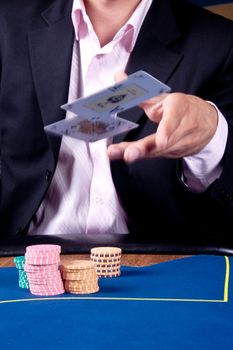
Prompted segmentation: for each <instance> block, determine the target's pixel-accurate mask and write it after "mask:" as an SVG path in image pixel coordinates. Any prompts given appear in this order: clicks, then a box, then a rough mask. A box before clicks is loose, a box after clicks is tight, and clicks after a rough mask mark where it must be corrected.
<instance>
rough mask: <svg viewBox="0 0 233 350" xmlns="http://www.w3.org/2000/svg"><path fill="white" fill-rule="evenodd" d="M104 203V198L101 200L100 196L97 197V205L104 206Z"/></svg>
mask: <svg viewBox="0 0 233 350" xmlns="http://www.w3.org/2000/svg"><path fill="white" fill-rule="evenodd" d="M103 203H104V201H103V198H101V197H100V196H96V197H95V204H97V205H103Z"/></svg>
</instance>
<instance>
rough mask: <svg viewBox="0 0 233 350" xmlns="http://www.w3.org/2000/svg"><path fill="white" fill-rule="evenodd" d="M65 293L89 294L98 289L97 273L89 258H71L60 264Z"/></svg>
mask: <svg viewBox="0 0 233 350" xmlns="http://www.w3.org/2000/svg"><path fill="white" fill-rule="evenodd" d="M60 270H61V274H62V279H63V282H64V286H65V290H66V292H67V293H72V294H90V293H96V292H98V291H99V285H98V275H97V273H96V269H95V265H94V263H93V262H92V261H90V260H73V261H69V262H67V263H64V264H63V265H61V266H60Z"/></svg>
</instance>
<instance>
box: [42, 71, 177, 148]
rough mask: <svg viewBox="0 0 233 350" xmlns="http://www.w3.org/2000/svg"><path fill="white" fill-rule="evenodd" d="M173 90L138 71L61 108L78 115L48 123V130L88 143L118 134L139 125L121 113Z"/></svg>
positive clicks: (46, 127) (46, 128)
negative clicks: (121, 116)
mask: <svg viewBox="0 0 233 350" xmlns="http://www.w3.org/2000/svg"><path fill="white" fill-rule="evenodd" d="M170 91H171V89H170V87H169V86H167V85H165V84H164V83H162V82H161V81H159V80H158V79H156V78H154V77H152V76H151V75H150V74H148V73H146V72H144V71H137V72H135V73H133V74H131V75H129V76H128V77H127V79H125V80H124V81H122V82H119V83H116V84H114V85H112V86H110V87H108V88H106V89H104V90H101V91H99V92H97V93H95V94H92V95H90V96H87V97H83V98H79V99H77V100H75V101H73V102H71V103H67V104H64V105H62V106H61V108H62V109H64V110H66V111H69V112H71V113H73V114H74V117H73V118H68V119H65V120H62V121H59V122H56V123H53V124H50V125H47V126H45V130H46V131H48V132H52V133H55V134H59V135H66V136H70V137H74V138H77V139H81V140H84V141H87V142H94V141H97V140H100V139H103V138H106V137H109V136H113V135H117V134H119V133H122V132H125V131H129V130H131V129H134V128H136V127H137V126H138V124H136V123H133V122H131V121H129V120H126V119H122V118H119V117H117V114H118V113H119V112H122V111H124V110H127V109H130V108H132V107H134V106H137V105H138V104H140V103H142V102H143V101H145V100H148V99H150V98H152V97H154V96H157V95H159V94H161V93H164V92H170Z"/></svg>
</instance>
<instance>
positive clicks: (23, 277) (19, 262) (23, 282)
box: [14, 255, 29, 289]
mask: <svg viewBox="0 0 233 350" xmlns="http://www.w3.org/2000/svg"><path fill="white" fill-rule="evenodd" d="M14 263H15V266H16V268H17V270H18V274H19V287H20V288H26V289H29V282H28V278H27V273H26V271H25V270H24V265H25V256H24V255H22V256H16V257H15V258H14Z"/></svg>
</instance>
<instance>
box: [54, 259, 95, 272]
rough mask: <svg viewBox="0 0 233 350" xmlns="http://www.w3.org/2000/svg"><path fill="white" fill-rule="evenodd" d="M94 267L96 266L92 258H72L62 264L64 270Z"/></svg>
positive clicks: (61, 267)
mask: <svg viewBox="0 0 233 350" xmlns="http://www.w3.org/2000/svg"><path fill="white" fill-rule="evenodd" d="M93 267H95V265H94V263H93V262H92V261H91V260H72V261H69V262H67V263H63V264H62V265H60V269H61V270H62V271H68V270H71V271H73V270H85V269H92V268H93Z"/></svg>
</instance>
